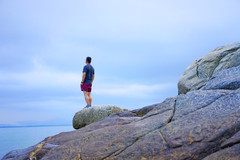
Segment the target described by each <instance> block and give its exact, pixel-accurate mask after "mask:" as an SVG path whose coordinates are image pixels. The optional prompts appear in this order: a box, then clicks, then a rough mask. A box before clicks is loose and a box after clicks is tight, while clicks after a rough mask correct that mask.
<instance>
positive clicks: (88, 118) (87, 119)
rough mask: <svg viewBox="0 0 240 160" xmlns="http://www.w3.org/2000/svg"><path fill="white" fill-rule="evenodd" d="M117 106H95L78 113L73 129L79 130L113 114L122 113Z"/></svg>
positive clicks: (74, 119)
mask: <svg viewBox="0 0 240 160" xmlns="http://www.w3.org/2000/svg"><path fill="white" fill-rule="evenodd" d="M122 111H123V110H122V109H121V108H119V107H117V106H110V105H108V106H93V107H90V108H86V109H83V110H81V111H79V112H77V113H76V114H75V115H74V117H73V128H75V129H79V128H81V127H84V126H86V125H88V124H91V123H93V122H96V121H98V120H100V119H102V118H105V117H107V116H110V115H112V114H115V113H118V112H122Z"/></svg>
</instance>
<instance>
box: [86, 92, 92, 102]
mask: <svg viewBox="0 0 240 160" xmlns="http://www.w3.org/2000/svg"><path fill="white" fill-rule="evenodd" d="M87 95H88V105H92V97H91V92H87Z"/></svg>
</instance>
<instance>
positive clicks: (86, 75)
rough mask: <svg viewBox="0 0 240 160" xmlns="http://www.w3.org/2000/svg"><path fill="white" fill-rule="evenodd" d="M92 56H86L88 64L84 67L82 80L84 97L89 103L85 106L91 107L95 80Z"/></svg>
mask: <svg viewBox="0 0 240 160" xmlns="http://www.w3.org/2000/svg"><path fill="white" fill-rule="evenodd" d="M91 61H92V58H91V57H87V58H86V65H85V66H84V68H83V75H82V82H81V90H82V91H83V93H84V97H85V100H86V103H87V106H86V107H84V108H89V107H91V105H92V97H91V90H92V82H93V80H94V68H93V66H92V65H91Z"/></svg>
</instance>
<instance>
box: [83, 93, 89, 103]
mask: <svg viewBox="0 0 240 160" xmlns="http://www.w3.org/2000/svg"><path fill="white" fill-rule="evenodd" d="M83 94H84V98H85V101H86V103H87V105H88V95H87V92H86V91H83Z"/></svg>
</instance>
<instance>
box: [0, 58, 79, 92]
mask: <svg viewBox="0 0 240 160" xmlns="http://www.w3.org/2000/svg"><path fill="white" fill-rule="evenodd" d="M33 64H34V65H33V69H31V70H29V71H27V72H22V73H19V72H10V73H9V72H0V82H1V83H0V88H2V89H26V88H32V89H34V88H49V87H50V88H51V87H60V88H65V89H67V88H72V87H75V86H76V85H78V84H79V82H80V80H81V75H80V74H77V73H74V72H61V71H58V70H54V69H51V68H50V67H48V66H47V65H44V64H43V62H41V59H39V58H35V59H34V60H33Z"/></svg>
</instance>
